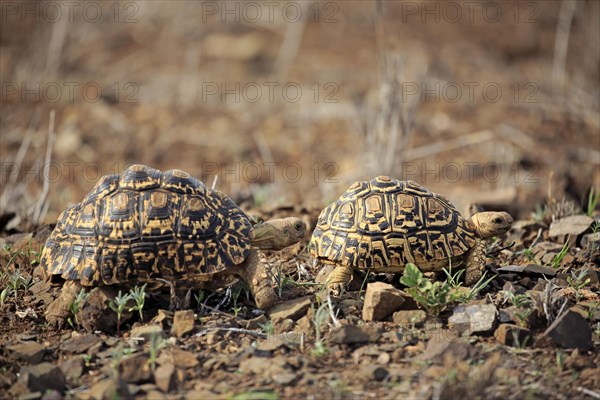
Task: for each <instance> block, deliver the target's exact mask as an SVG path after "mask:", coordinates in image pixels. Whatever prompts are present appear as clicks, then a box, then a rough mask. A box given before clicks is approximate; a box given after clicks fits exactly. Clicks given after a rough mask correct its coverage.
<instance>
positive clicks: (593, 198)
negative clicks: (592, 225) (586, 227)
mask: <svg viewBox="0 0 600 400" xmlns="http://www.w3.org/2000/svg"><path fill="white" fill-rule="evenodd" d="M599 201H600V190H598V191H596V190H594V188H593V187H592V188H591V189H590V194H589V195H588V201H587V215H588V216H590V217H591V216H592V215H593V214H594V210H595V209H596V206H597V205H598V202H599Z"/></svg>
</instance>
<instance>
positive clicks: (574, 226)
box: [548, 215, 594, 237]
mask: <svg viewBox="0 0 600 400" xmlns="http://www.w3.org/2000/svg"><path fill="white" fill-rule="evenodd" d="M593 222H594V220H593V219H591V218H590V217H588V216H587V215H571V216H569V217H565V218H561V219H558V220H556V221H553V222H552V224H550V230H549V231H548V236H550V237H556V236H564V235H571V236H577V235H580V234H582V233H583V232H585V231H586V230H587V229H588V228H589V227H590V225H592V223H593Z"/></svg>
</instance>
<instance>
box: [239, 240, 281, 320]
mask: <svg viewBox="0 0 600 400" xmlns="http://www.w3.org/2000/svg"><path fill="white" fill-rule="evenodd" d="M238 275H239V276H240V278H242V280H244V281H245V282H246V283H247V284H248V286H250V291H251V292H252V297H254V301H255V302H256V306H257V307H258V308H260V309H261V310H268V309H269V308H271V306H273V304H275V303H276V302H277V295H276V294H275V291H274V290H273V287H272V286H271V279H269V275H268V274H267V270H266V269H265V266H264V265H263V264H262V263H261V262H260V261H259V259H258V251H257V250H255V249H252V250H251V251H250V254H249V255H248V257H247V258H246V261H244V263H243V264H242V265H240V266H239V272H238Z"/></svg>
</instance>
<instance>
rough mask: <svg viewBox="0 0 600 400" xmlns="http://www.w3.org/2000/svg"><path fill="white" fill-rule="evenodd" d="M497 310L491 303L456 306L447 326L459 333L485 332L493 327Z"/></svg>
mask: <svg viewBox="0 0 600 400" xmlns="http://www.w3.org/2000/svg"><path fill="white" fill-rule="evenodd" d="M497 316H498V310H497V309H496V306H494V305H493V304H474V305H466V306H463V305H461V306H457V307H456V308H454V312H453V314H452V316H451V317H450V318H449V319H448V326H449V327H450V328H451V329H454V330H455V331H457V332H459V333H460V334H463V333H468V334H469V335H471V334H473V333H487V332H491V331H492V330H493V329H494V325H495V323H496V317H497Z"/></svg>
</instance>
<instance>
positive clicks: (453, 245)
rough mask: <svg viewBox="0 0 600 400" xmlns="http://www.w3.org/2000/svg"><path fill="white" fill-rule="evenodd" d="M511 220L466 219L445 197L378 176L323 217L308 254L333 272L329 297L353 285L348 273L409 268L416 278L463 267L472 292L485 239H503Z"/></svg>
mask: <svg viewBox="0 0 600 400" xmlns="http://www.w3.org/2000/svg"><path fill="white" fill-rule="evenodd" d="M512 221H513V220H512V218H511V216H510V215H509V214H507V213H505V212H479V213H476V214H474V215H473V216H472V217H471V218H470V219H465V218H463V217H462V216H461V215H460V213H459V212H458V211H457V210H456V208H454V206H453V205H452V204H451V203H450V202H449V201H448V200H447V199H446V198H444V197H443V196H441V195H439V194H435V193H432V192H430V191H429V190H427V189H426V188H424V187H422V186H420V185H419V184H417V183H415V182H412V181H398V180H395V179H391V178H389V177H387V176H379V177H376V178H374V179H372V180H371V181H365V182H355V183H354V184H353V185H352V186H350V188H349V189H348V190H347V191H346V192H345V193H344V194H343V195H342V196H341V197H340V198H339V199H338V200H337V201H336V202H335V203H333V204H330V205H329V206H328V207H326V208H325V209H324V210H323V211H322V212H321V214H320V215H319V219H318V222H317V226H316V228H315V230H314V232H313V235H312V238H311V240H310V245H309V247H310V252H311V254H312V255H313V256H314V257H315V258H317V259H318V260H320V261H322V262H324V263H328V264H335V265H336V266H337V267H336V268H335V269H334V270H333V272H332V273H331V275H330V276H329V277H328V281H327V285H328V287H329V289H331V290H333V291H338V290H339V289H341V288H343V287H345V286H346V285H347V284H348V283H349V282H350V281H351V280H352V275H353V270H371V271H373V272H390V273H392V272H402V271H403V270H404V267H405V265H406V264H407V263H414V264H416V265H417V266H418V268H419V269H420V270H422V271H441V270H442V268H444V267H445V266H447V265H449V264H450V265H451V266H452V267H453V268H454V267H466V268H465V269H466V274H465V283H466V284H467V285H472V284H473V283H475V282H477V281H478V280H479V278H480V277H481V275H482V273H483V270H484V268H485V240H486V239H489V238H491V237H492V236H496V235H501V234H503V233H505V232H507V231H508V230H509V229H510V226H511V224H512Z"/></svg>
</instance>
